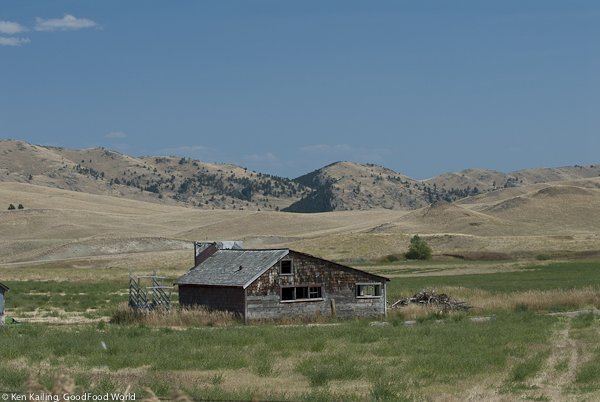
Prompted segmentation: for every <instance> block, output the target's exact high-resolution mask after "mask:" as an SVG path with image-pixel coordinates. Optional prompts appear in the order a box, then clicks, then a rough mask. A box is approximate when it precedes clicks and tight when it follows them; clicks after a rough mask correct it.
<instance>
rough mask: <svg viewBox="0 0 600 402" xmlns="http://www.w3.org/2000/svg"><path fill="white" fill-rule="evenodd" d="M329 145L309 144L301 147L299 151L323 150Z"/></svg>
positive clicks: (328, 147) (326, 149)
mask: <svg viewBox="0 0 600 402" xmlns="http://www.w3.org/2000/svg"><path fill="white" fill-rule="evenodd" d="M330 149H331V147H330V146H329V145H325V144H321V145H309V146H307V147H301V148H300V151H302V152H323V151H328V150H330Z"/></svg>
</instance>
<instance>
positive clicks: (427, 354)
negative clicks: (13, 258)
mask: <svg viewBox="0 0 600 402" xmlns="http://www.w3.org/2000/svg"><path fill="white" fill-rule="evenodd" d="M429 264H431V263H429ZM444 265H448V264H445V263H440V266H441V267H443V266H444ZM449 265H451V264H449ZM367 269H368V270H369V271H371V272H377V267H376V266H373V267H369V268H367ZM599 270H600V261H599V260H582V261H571V262H560V263H551V264H549V265H546V266H534V267H523V268H522V269H520V270H519V271H516V272H505V273H490V274H485V273H482V274H477V275H457V276H437V277H436V276H428V277H405V278H395V279H393V280H392V281H391V282H389V283H388V300H391V298H392V297H397V298H401V297H402V298H405V297H407V296H410V295H412V294H414V293H416V292H418V291H420V290H422V289H424V288H429V289H432V288H440V289H445V288H449V289H461V294H464V295H468V294H470V293H469V292H471V293H472V294H476V293H477V292H479V293H482V294H483V295H484V296H485V297H490V298H493V297H499V295H502V296H505V295H507V294H508V295H513V296H514V298H518V297H519V295H522V294H527V293H531V291H535V292H545V294H549V295H553V294H559V293H560V294H563V293H565V292H578V291H579V289H584V288H585V289H588V290H589V291H588V293H589V294H591V295H592V296H594V295H595V296H594V297H596V299H589V298H588V299H585V300H584V299H582V300H584V301H581V302H579V303H580V304H576V303H575V304H573V305H572V306H571V307H572V308H573V309H583V308H594V307H595V308H598V307H600V306H598V305H589V303H592V302H590V301H589V300H598V299H597V297H598V294H599V293H600V275H599ZM388 272H389V270H388ZM382 274H383V273H382ZM5 284H6V285H7V286H9V287H10V291H9V292H7V312H8V315H9V316H10V315H11V309H13V310H14V307H18V310H17V312H28V311H33V310H35V309H36V308H40V309H48V310H52V309H54V308H60V309H61V310H65V311H67V312H80V313H81V312H83V313H85V312H86V311H88V310H89V309H94V312H93V313H87V314H88V315H89V317H90V318H96V319H97V318H98V317H100V316H102V315H110V314H112V312H113V311H115V309H116V308H117V306H118V305H119V303H123V302H124V301H126V300H127V289H128V283H127V282H124V281H102V282H95V283H94V282H92V283H69V282H52V281H49V282H7V283H5ZM561 292H562V293H561ZM174 299H175V300H176V295H175V297H174ZM519 300H521V299H519ZM559 304H560V303H559ZM510 306H511V307H497V308H494V309H492V310H485V311H483V312H477V314H483V315H487V316H490V317H491V319H490V320H488V321H484V322H472V321H471V320H470V319H469V318H470V317H472V316H473V313H461V314H450V315H447V314H439V312H435V311H429V312H425V313H424V314H422V315H421V316H420V318H419V319H418V320H417V324H415V325H405V322H404V320H405V317H406V314H405V313H404V311H403V310H400V311H393V312H390V314H389V316H388V317H387V318H386V319H385V320H381V319H350V320H330V321H328V320H321V321H322V323H323V325H321V326H307V325H305V324H302V323H296V324H294V325H286V326H283V325H277V324H254V325H250V326H244V325H241V323H239V322H231V323H230V324H229V325H225V326H221V327H210V326H198V325H196V326H191V327H179V328H169V327H167V328H161V327H152V326H146V325H143V324H131V325H117V324H109V323H105V322H104V321H98V322H93V323H88V324H70V323H67V322H65V323H62V324H61V323H60V321H59V324H45V323H25V324H23V325H21V326H20V327H17V328H9V329H5V330H2V331H0V356H2V359H0V391H25V390H26V389H25V385H24V384H25V380H26V379H27V377H28V376H29V375H35V376H37V377H38V378H39V380H40V381H41V383H42V384H43V385H45V386H46V387H47V388H48V389H50V387H51V377H52V375H53V373H54V372H56V370H62V371H63V372H65V373H66V374H68V375H69V376H71V377H72V378H73V379H75V381H76V384H77V385H80V386H82V389H85V390H86V391H88V392H92V393H105V392H116V391H119V390H120V391H123V390H125V389H126V388H127V387H128V386H130V387H131V388H130V389H131V390H133V391H135V392H137V393H140V395H141V394H143V392H142V388H143V387H145V386H148V387H150V388H151V389H152V390H154V392H155V393H156V394H157V395H159V396H162V397H166V396H168V394H169V393H170V392H171V391H172V390H174V389H182V390H184V391H185V392H186V393H187V394H188V395H189V396H190V397H193V398H196V399H199V398H217V399H218V398H220V399H245V400H251V399H252V397H254V396H255V394H257V393H258V394H259V396H260V399H261V400H305V401H319V400H323V401H328V400H346V401H403V400H413V399H414V400H437V399H439V398H441V397H442V396H443V395H446V394H448V395H458V398H459V399H460V396H461V395H462V396H465V395H466V394H464V392H465V390H467V389H470V388H472V387H474V386H475V385H477V384H484V386H485V387H486V389H487V390H488V391H489V392H490V393H494V394H495V395H499V396H502V395H504V396H506V398H507V400H510V399H511V398H512V396H514V397H515V398H517V396H519V397H520V396H522V395H527V398H528V399H531V400H556V399H557V398H559V399H560V398H563V397H564V396H565V395H572V396H573V397H575V398H576V399H577V400H590V401H591V400H597V398H598V396H599V395H600V347H598V345H599V344H600V318H599V317H598V315H594V314H591V313H590V314H582V315H579V316H576V317H565V316H551V315H549V314H547V312H544V311H541V310H540V309H539V308H538V309H537V310H536V311H533V310H532V308H530V306H529V305H527V303H522V302H519V303H517V304H515V305H514V306H513V305H510ZM548 310H553V309H552V308H548ZM437 318H443V319H444V323H437V322H436V321H435V319H437ZM373 321H380V322H381V321H386V322H387V325H383V326H382V325H371V323H372V322H373ZM103 345H105V346H106V348H104V346H103ZM563 378H570V380H569V381H568V382H565V383H564V384H562V383H561V381H563V380H562V379H563ZM557 383H559V384H562V385H561V386H560V387H559V388H558V389H557V388H556V384H557ZM557 395H558V396H557Z"/></svg>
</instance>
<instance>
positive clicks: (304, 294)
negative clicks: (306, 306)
mask: <svg viewBox="0 0 600 402" xmlns="http://www.w3.org/2000/svg"><path fill="white" fill-rule="evenodd" d="M296 299H308V288H296Z"/></svg>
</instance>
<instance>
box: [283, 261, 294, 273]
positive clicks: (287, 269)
mask: <svg viewBox="0 0 600 402" xmlns="http://www.w3.org/2000/svg"><path fill="white" fill-rule="evenodd" d="M292 267H293V265H292V260H283V261H281V270H280V273H281V275H292V274H293V268H292Z"/></svg>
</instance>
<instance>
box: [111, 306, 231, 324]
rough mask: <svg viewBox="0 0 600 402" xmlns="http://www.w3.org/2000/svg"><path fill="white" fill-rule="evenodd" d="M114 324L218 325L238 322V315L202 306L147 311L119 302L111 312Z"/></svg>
mask: <svg viewBox="0 0 600 402" xmlns="http://www.w3.org/2000/svg"><path fill="white" fill-rule="evenodd" d="M111 322H112V323H115V324H136V323H137V324H144V325H147V326H149V327H191V326H210V327H219V326H223V325H230V324H234V323H239V322H240V317H239V315H237V314H235V313H231V312H228V311H217V310H215V311H212V310H209V309H207V308H206V307H203V306H192V307H180V306H179V305H176V306H174V307H173V308H172V309H171V312H170V313H168V312H167V311H165V310H162V309H160V310H154V311H151V312H149V313H144V312H140V311H136V310H134V309H133V308H131V307H130V306H129V305H128V304H127V303H121V304H120V305H119V306H118V307H117V308H116V309H115V311H114V312H113V315H112V317H111Z"/></svg>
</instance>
